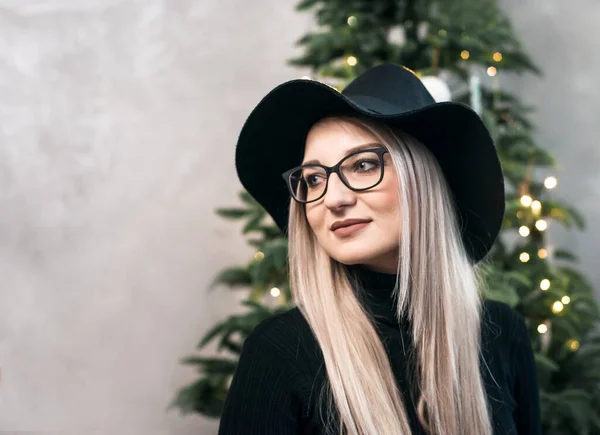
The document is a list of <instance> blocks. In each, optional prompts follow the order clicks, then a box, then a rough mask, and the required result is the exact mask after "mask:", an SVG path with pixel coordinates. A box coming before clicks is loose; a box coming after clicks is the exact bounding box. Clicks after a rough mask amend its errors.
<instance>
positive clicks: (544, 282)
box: [540, 278, 550, 291]
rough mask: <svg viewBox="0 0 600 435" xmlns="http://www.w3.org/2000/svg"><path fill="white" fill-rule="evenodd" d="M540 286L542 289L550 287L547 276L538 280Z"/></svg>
mask: <svg viewBox="0 0 600 435" xmlns="http://www.w3.org/2000/svg"><path fill="white" fill-rule="evenodd" d="M540 288H541V289H542V290H544V291H546V290H548V289H549V288H550V280H549V279H548V278H544V279H543V280H541V281H540Z"/></svg>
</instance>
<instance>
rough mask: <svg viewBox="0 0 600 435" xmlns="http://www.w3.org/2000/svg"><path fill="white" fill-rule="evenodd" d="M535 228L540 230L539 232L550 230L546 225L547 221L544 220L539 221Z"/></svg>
mask: <svg viewBox="0 0 600 435" xmlns="http://www.w3.org/2000/svg"><path fill="white" fill-rule="evenodd" d="M535 227H536V228H537V229H538V230H539V231H545V230H546V228H548V224H547V223H546V221H545V220H544V219H540V220H539V221H537V222H536V223H535Z"/></svg>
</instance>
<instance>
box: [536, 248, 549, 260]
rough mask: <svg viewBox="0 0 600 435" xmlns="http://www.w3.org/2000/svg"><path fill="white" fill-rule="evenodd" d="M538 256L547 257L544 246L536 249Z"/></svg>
mask: <svg viewBox="0 0 600 435" xmlns="http://www.w3.org/2000/svg"><path fill="white" fill-rule="evenodd" d="M538 257H540V258H547V257H548V251H546V250H545V249H544V248H542V249H539V250H538Z"/></svg>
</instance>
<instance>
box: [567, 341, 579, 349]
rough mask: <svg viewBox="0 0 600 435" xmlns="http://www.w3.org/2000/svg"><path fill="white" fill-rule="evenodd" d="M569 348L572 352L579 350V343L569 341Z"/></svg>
mask: <svg viewBox="0 0 600 435" xmlns="http://www.w3.org/2000/svg"><path fill="white" fill-rule="evenodd" d="M569 347H570V348H571V350H577V349H579V341H577V340H570V341H569Z"/></svg>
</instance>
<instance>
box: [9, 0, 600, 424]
mask: <svg viewBox="0 0 600 435" xmlns="http://www.w3.org/2000/svg"><path fill="white" fill-rule="evenodd" d="M294 3H295V1H289V0H288V1H285V2H282V1H265V0H262V1H261V0H255V1H253V2H242V1H237V2H234V1H232V0H228V1H224V0H210V1H208V0H203V1H202V2H198V1H192V0H181V1H176V0H172V1H159V0H143V1H141V0H140V1H135V0H121V1H116V0H95V1H92V0H90V1H87V2H82V1H80V0H54V1H50V0H48V1H41V0H39V1H34V0H12V1H6V0H5V1H0V186H1V189H0V277H1V278H0V279H1V281H0V288H1V291H0V369H1V378H0V431H11V430H14V431H17V430H23V431H25V430H29V431H35V432H37V433H50V432H53V433H65V434H82V433H86V434H96V433H97V434H105V433H113V434H128V435H131V434H135V435H141V434H144V435H164V434H190V435H191V434H211V433H215V432H216V427H217V422H215V421H209V420H205V419H203V418H200V417H198V416H189V417H185V418H183V417H180V416H178V415H177V414H176V413H174V412H172V413H169V414H167V413H166V411H165V409H166V406H167V405H168V403H169V401H170V400H171V398H172V397H173V394H174V392H175V391H176V389H177V388H179V387H180V386H182V385H185V384H186V383H187V382H189V381H190V380H192V379H195V374H194V373H193V372H192V371H191V370H190V369H188V368H185V367H182V366H181V365H179V364H178V359H179V358H180V357H182V356H185V355H187V354H189V353H190V352H191V351H192V350H193V349H194V346H195V345H196V343H197V341H198V339H199V337H200V336H201V335H202V334H203V333H204V332H205V331H206V330H207V329H208V328H209V327H210V326H211V325H213V324H214V323H215V322H216V321H217V320H219V319H221V318H222V316H224V315H225V314H227V313H229V312H231V311H232V310H234V309H235V310H237V309H238V308H233V307H236V306H237V304H236V300H237V299H238V298H239V297H240V296H241V295H235V294H225V292H224V291H223V289H219V290H217V291H215V292H213V293H208V292H206V290H205V289H206V287H207V285H208V283H209V282H210V281H211V279H212V278H213V276H214V273H215V272H216V271H217V270H219V269H220V268H222V267H224V266H226V265H230V264H234V263H239V262H243V261H245V260H246V259H247V258H248V257H249V255H251V253H252V251H251V250H250V249H249V248H248V247H246V246H245V242H244V240H243V239H242V238H241V237H240V233H239V226H237V225H234V224H231V223H229V222H226V221H223V220H221V219H219V218H217V217H216V216H215V215H214V211H213V210H214V209H215V208H216V207H219V206H229V205H231V204H235V203H236V194H237V192H238V191H239V189H240V185H239V183H238V181H237V179H236V176H235V170H234V165H233V156H234V144H235V140H236V138H237V134H238V132H239V129H240V128H241V125H242V123H243V121H244V119H245V117H246V116H247V114H248V112H249V110H250V109H251V108H252V107H253V106H254V104H256V102H257V101H258V100H259V99H260V97H262V96H263V95H264V94H265V93H266V92H267V91H268V90H269V89H270V88H271V87H272V86H274V85H275V84H277V83H279V82H282V81H284V80H287V79H291V78H295V77H299V76H302V75H304V74H305V71H297V70H292V69H291V68H288V67H286V66H285V60H286V59H287V58H289V57H291V56H292V55H294V54H295V53H297V52H296V51H295V49H294V48H293V42H294V40H295V39H296V38H297V37H298V36H300V35H301V34H302V33H303V32H304V31H305V30H307V29H308V28H309V27H310V26H311V25H312V21H311V17H310V16H301V15H297V14H296V13H295V12H294V10H293V5H294ZM536 3H539V5H540V6H539V7H538V6H537V5H536V4H534V3H532V2H529V4H528V5H520V4H519V2H517V1H516V0H515V1H512V2H508V1H507V2H506V6H507V7H508V9H509V10H510V11H511V13H513V14H514V18H515V26H516V27H517V28H519V30H520V31H521V32H522V34H523V36H524V38H525V39H526V45H527V47H528V48H530V49H531V51H532V52H533V54H534V56H535V58H536V60H537V61H538V62H539V63H540V64H542V66H545V67H547V68H546V72H547V77H546V80H545V81H543V82H541V81H537V80H534V79H526V80H523V81H517V82H514V83H512V85H513V86H515V87H516V88H517V89H521V90H522V91H523V93H524V94H525V95H526V96H527V98H528V100H529V101H530V102H531V103H532V104H535V105H538V106H540V112H539V114H538V115H537V120H538V122H539V124H540V138H541V139H542V140H543V141H544V142H545V143H546V144H547V146H548V147H549V148H551V149H552V150H553V151H555V152H556V154H557V155H558V157H559V160H560V161H561V162H562V163H563V165H564V166H565V172H564V173H563V174H559V182H560V184H559V189H558V191H557V193H560V194H561V195H563V196H566V197H569V198H570V199H571V200H573V201H575V202H578V203H579V206H580V208H581V210H582V211H583V212H584V213H585V214H586V216H587V217H588V220H589V221H590V223H592V224H593V223H594V222H595V221H596V219H595V218H597V217H598V213H599V210H600V208H599V206H598V199H600V195H599V188H600V184H599V182H598V181H599V180H598V175H597V174H596V171H595V170H594V168H595V167H596V165H597V163H598V159H599V156H600V152H599V151H598V149H597V148H595V147H594V144H595V142H594V140H593V138H594V136H595V133H596V132H597V126H596V124H594V121H595V115H596V112H597V110H594V109H598V108H599V107H598V105H599V104H600V103H599V102H598V101H599V100H598V99H597V98H594V97H597V96H598V92H599V90H598V87H597V86H596V87H594V85H595V83H594V82H593V81H592V78H593V77H598V76H600V61H599V60H598V58H597V56H596V54H597V53H596V48H597V45H596V41H597V40H596V39H595V38H597V36H596V31H595V30H596V29H595V27H593V26H594V24H593V18H592V14H591V13H589V11H591V10H592V9H593V8H596V11H595V12H596V15H595V16H597V13H598V12H599V11H598V6H594V5H595V4H596V3H595V0H587V1H585V2H580V3H581V5H579V6H578V7H575V5H574V3H573V2H571V3H570V4H569V7H567V6H561V2H559V1H557V0H546V1H544V2H541V1H539V2H536ZM541 5H544V7H545V8H546V9H544V11H545V12H543V11H541V10H540V9H539V8H541V7H542V6H541ZM552 5H556V6H554V9H553V7H552ZM572 10H578V11H580V12H578V13H574V12H571V11H572ZM267 17H270V18H267ZM565 17H570V19H569V20H565ZM550 26H552V27H550ZM570 78H576V79H577V80H576V82H574V83H571V84H570V83H569V82H568V79H570ZM560 121H563V122H562V123H561V122H560ZM555 234H556V235H555ZM552 235H553V238H554V239H555V240H554V242H556V243H558V242H560V243H561V244H565V245H567V246H569V247H571V248H573V249H574V250H576V251H577V252H579V253H580V254H581V256H582V258H583V259H584V263H583V264H584V266H585V269H586V272H587V273H588V275H589V276H590V277H591V278H592V279H593V280H594V281H595V282H596V283H600V272H599V270H598V268H597V267H595V266H597V263H596V260H595V256H594V255H595V253H596V250H595V249H594V248H595V241H596V240H597V239H598V229H597V228H596V227H594V226H593V225H592V226H591V228H590V230H589V231H588V232H587V233H585V234H583V235H579V234H576V233H575V234H570V233H564V234H563V233H561V232H559V231H556V232H555V230H554V229H552Z"/></svg>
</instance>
